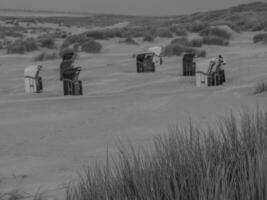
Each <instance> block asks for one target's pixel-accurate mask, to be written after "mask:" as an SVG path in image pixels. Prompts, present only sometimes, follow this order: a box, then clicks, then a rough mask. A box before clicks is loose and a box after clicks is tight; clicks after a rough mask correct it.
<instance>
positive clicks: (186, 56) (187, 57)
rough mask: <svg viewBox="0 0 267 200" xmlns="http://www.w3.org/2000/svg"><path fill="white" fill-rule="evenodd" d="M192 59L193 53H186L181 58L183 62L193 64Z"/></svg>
mask: <svg viewBox="0 0 267 200" xmlns="http://www.w3.org/2000/svg"><path fill="white" fill-rule="evenodd" d="M194 58H195V54H194V53H186V54H184V56H183V62H193V60H194Z"/></svg>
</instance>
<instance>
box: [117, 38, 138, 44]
mask: <svg viewBox="0 0 267 200" xmlns="http://www.w3.org/2000/svg"><path fill="white" fill-rule="evenodd" d="M120 43H125V44H131V45H138V43H137V42H136V41H135V40H134V39H133V38H131V37H128V38H126V39H124V40H121V41H120Z"/></svg>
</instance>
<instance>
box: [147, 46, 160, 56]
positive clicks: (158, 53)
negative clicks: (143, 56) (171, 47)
mask: <svg viewBox="0 0 267 200" xmlns="http://www.w3.org/2000/svg"><path fill="white" fill-rule="evenodd" d="M148 52H152V53H154V54H155V55H156V56H161V53H162V48H161V47H150V48H149V49H148Z"/></svg>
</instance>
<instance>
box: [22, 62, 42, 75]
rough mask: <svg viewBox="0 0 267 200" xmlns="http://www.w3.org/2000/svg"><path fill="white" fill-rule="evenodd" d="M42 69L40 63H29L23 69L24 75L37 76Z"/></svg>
mask: <svg viewBox="0 0 267 200" xmlns="http://www.w3.org/2000/svg"><path fill="white" fill-rule="evenodd" d="M41 70H42V66H41V65H31V66H28V67H26V68H25V69H24V77H30V78H37V77H38V76H39V72H40V71H41Z"/></svg>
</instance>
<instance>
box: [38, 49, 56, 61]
mask: <svg viewBox="0 0 267 200" xmlns="http://www.w3.org/2000/svg"><path fill="white" fill-rule="evenodd" d="M57 58H58V54H57V53H56V52H52V53H47V52H45V51H44V52H42V53H40V54H39V55H37V56H36V57H35V58H34V61H46V60H56V59H57Z"/></svg>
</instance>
